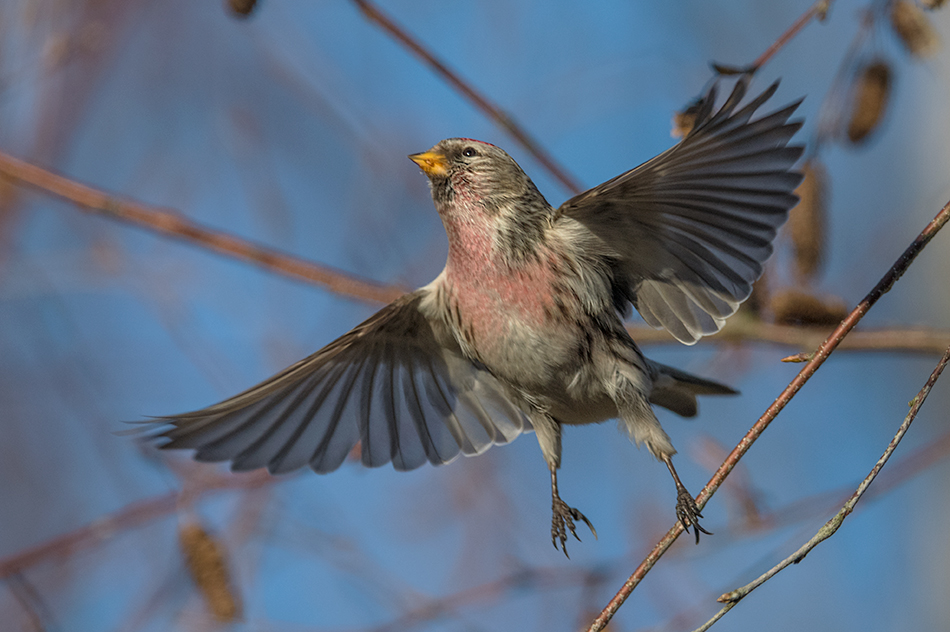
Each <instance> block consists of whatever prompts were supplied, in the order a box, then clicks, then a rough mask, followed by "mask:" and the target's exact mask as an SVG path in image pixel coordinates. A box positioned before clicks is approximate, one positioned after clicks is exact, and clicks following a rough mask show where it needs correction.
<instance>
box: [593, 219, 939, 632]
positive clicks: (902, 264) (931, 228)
mask: <svg viewBox="0 0 950 632" xmlns="http://www.w3.org/2000/svg"><path fill="white" fill-rule="evenodd" d="M948 220H950V202H947V204H946V205H944V207H943V208H942V209H940V212H939V213H937V215H936V216H935V217H934V218H933V220H931V222H930V223H929V224H927V226H926V227H925V228H924V230H923V231H921V233H920V235H918V236H917V238H916V239H914V241H913V242H912V243H911V244H910V246H908V247H907V249H906V250H905V251H904V252H903V254H901V256H900V257H899V258H898V259H897V261H896V262H895V263H894V265H893V266H891V269H890V270H888V271H887V274H885V275H884V276H883V277H882V278H881V280H880V281H879V282H878V283H877V285H876V286H874V289H872V290H871V291H870V292H869V293H868V295H867V296H865V297H864V299H863V300H862V301H861V302H860V303H858V305H857V307H855V308H854V309H853V310H852V311H851V313H850V314H848V316H847V317H845V319H844V320H843V321H841V324H840V325H838V327H837V328H835V330H834V331H833V332H832V333H831V335H829V336H828V338H826V339H825V341H824V342H823V343H822V344H821V346H820V347H819V348H818V351H816V352H815V354H814V356H813V357H812V358H811V360H809V362H808V363H807V364H806V365H805V366H804V367H802V370H801V371H800V372H799V373H798V375H797V376H795V379H794V380H792V382H791V383H790V384H789V385H788V386H787V387H785V390H783V391H782V393H781V394H780V395H779V396H778V397H777V398H776V399H775V401H774V402H773V403H772V405H771V406H769V408H768V409H767V410H766V411H765V413H764V414H763V415H762V416H761V417H760V418H759V420H758V421H757V422H755V424H754V425H753V426H752V428H750V429H749V431H748V432H747V433H746V434H745V436H744V437H743V438H742V440H741V441H739V444H738V445H737V446H736V447H735V448H734V449H733V450H732V452H731V453H730V454H729V456H728V457H726V460H725V461H724V462H723V463H722V465H720V466H719V469H718V470H716V472H715V473H714V474H713V476H712V478H711V479H710V480H709V482H708V483H706V486H705V487H704V488H703V489H702V491H701V492H700V493H699V496H697V498H696V503H697V504H698V505H699V508H700V509H702V508H703V507H704V506H705V505H706V503H707V502H709V499H710V498H712V496H713V494H715V493H716V490H717V489H719V486H720V485H722V482H723V481H724V480H725V479H726V477H727V476H729V473H730V472H731V471H732V469H733V468H734V467H735V466H736V463H738V462H739V459H741V458H742V457H743V456H744V455H745V453H746V452H748V451H749V448H751V447H752V444H753V443H755V442H756V440H758V438H759V437H760V436H761V435H762V433H763V432H764V431H765V429H766V428H767V427H768V426H769V424H770V423H772V420H773V419H775V417H776V416H777V415H778V414H779V412H781V410H782V409H783V408H785V406H786V405H787V404H788V402H789V401H791V399H792V398H793V397H794V396H795V394H796V393H798V391H800V390H801V388H802V387H803V386H804V385H805V382H807V381H808V380H809V379H811V376H812V375H814V374H815V371H817V370H818V367H820V366H821V365H822V364H823V363H824V361H825V360H827V359H828V356H829V355H831V353H832V352H833V351H834V350H835V349H836V348H837V347H838V345H839V344H841V341H842V340H844V338H845V336H847V335H848V333H849V332H850V331H851V330H852V329H854V327H855V325H857V324H858V322H859V321H860V320H861V319H862V318H863V317H864V315H865V314H867V312H868V310H870V309H871V307H873V306H874V304H875V303H877V301H878V300H879V299H880V298H881V297H882V296H883V295H884V294H885V293H886V292H887V291H889V290H890V289H891V288H892V287H893V286H894V283H896V282H897V280H898V279H899V278H900V277H901V276H903V274H904V272H906V271H907V269H908V268H909V267H910V265H911V263H913V262H914V259H916V258H917V255H918V254H920V252H921V250H923V249H924V247H925V246H926V245H927V244H928V243H930V240H931V239H933V238H934V236H935V235H936V234H937V233H938V232H939V231H940V229H941V228H943V226H944V224H946V223H947V221H948ZM682 532H683V526H682V525H681V524H679V523H677V524H676V525H675V526H674V527H673V528H672V529H670V530H669V531H668V532H667V533H666V535H665V536H663V538H661V539H660V541H659V542H657V544H656V545H655V546H654V547H653V550H652V551H650V553H649V554H648V555H647V557H646V558H645V559H644V560H643V561H642V562H641V563H640V565H639V566H638V567H637V568H636V570H635V571H634V572H633V574H631V575H630V577H629V578H628V579H627V581H626V582H624V585H623V586H622V587H621V588H620V590H619V591H618V592H617V594H616V595H614V597H613V599H611V600H610V603H608V604H607V606H606V607H605V608H604V609H603V611H601V613H600V615H598V616H597V618H596V619H594V621H593V622H592V623H591V625H590V627H589V628H588V632H599V631H600V630H603V629H604V627H605V626H606V625H607V623H608V622H609V621H610V619H611V618H612V617H613V616H614V614H616V613H617V610H619V609H620V606H622V605H623V603H624V602H625V601H626V600H627V598H628V597H629V596H630V595H631V594H632V593H633V590H634V589H635V588H636V587H637V586H638V585H639V584H640V582H641V581H643V578H644V577H645V576H646V574H647V573H649V572H650V570H651V569H652V568H653V567H654V566H655V565H656V563H657V562H658V561H659V559H660V558H661V557H662V556H663V554H664V553H666V551H667V550H668V549H669V548H670V546H672V545H673V542H675V541H676V539H677V538H678V537H679V535H680V533H682Z"/></svg>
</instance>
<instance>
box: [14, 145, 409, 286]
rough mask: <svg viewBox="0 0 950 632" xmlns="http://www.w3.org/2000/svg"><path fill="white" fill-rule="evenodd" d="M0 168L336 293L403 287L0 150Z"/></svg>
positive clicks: (97, 208) (94, 207)
mask: <svg viewBox="0 0 950 632" xmlns="http://www.w3.org/2000/svg"><path fill="white" fill-rule="evenodd" d="M0 174H3V175H4V176H7V177H8V178H11V179H13V180H14V181H17V182H20V183H23V184H26V185H29V186H31V187H33V188H35V189H38V190H40V191H43V192H46V193H52V194H54V195H57V196H59V197H61V198H64V199H66V200H68V201H70V202H73V203H75V204H77V205H78V206H79V207H80V208H83V209H85V210H88V211H92V212H94V213H96V214H98V215H104V216H106V217H109V218H110V219H115V220H119V221H122V222H125V223H128V224H133V225H135V226H137V227H139V228H146V229H148V230H150V231H152V232H155V233H159V234H161V235H165V236H167V237H172V238H174V239H178V240H181V241H186V242H190V243H193V244H197V245H199V246H202V247H204V248H207V249H208V250H211V251H213V252H217V253H219V254H223V255H226V256H229V257H232V258H234V259H238V260H240V261H247V262H249V263H253V264H255V265H257V266H258V267H261V268H264V269H266V270H270V271H273V272H277V273H279V274H282V275H284V276H287V277H291V278H294V279H298V280H302V281H308V282H310V283H314V284H317V285H321V286H323V287H325V288H326V289H328V290H330V291H331V292H335V293H337V294H343V295H345V296H350V297H353V298H359V299H362V300H364V301H375V302H379V303H388V302H390V301H392V300H394V299H395V298H397V297H398V296H400V295H401V294H403V292H404V290H402V289H400V288H397V287H394V286H391V285H381V284H378V283H373V282H372V281H366V280H364V279H361V278H359V277H356V276H354V275H351V274H347V273H346V272H343V271H341V270H336V269H333V268H331V267H329V266H325V265H320V264H316V263H313V262H311V261H307V260H305V259H301V258H299V257H294V256H292V255H288V254H285V253H282V252H279V251H277V250H274V249H272V248H268V247H267V246H264V245H261V244H256V243H254V242H251V241H248V240H245V239H241V238H240V237H237V236H235V235H229V234H227V233H223V232H220V231H217V230H213V229H211V228H207V227H205V226H202V225H200V224H197V223H195V222H192V221H190V220H188V219H187V218H185V217H183V216H182V215H181V214H180V213H179V212H178V211H175V210H172V209H160V208H155V207H151V206H146V205H144V204H139V203H137V202H132V201H130V200H121V199H119V198H117V197H114V196H112V195H110V194H108V193H104V192H103V191H100V190H97V189H94V188H92V187H89V186H86V185H84V184H80V183H78V182H76V181H74V180H70V179H68V178H65V177H63V176H60V175H58V174H55V173H53V172H51V171H48V170H46V169H42V168H40V167H37V166H35V165H31V164H29V163H27V162H24V161H22V160H19V159H17V158H14V157H13V156H10V155H8V154H4V153H3V152H0Z"/></svg>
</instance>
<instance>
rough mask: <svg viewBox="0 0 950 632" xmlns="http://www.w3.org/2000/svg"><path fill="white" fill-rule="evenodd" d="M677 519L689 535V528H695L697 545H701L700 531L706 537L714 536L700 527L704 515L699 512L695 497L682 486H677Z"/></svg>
mask: <svg viewBox="0 0 950 632" xmlns="http://www.w3.org/2000/svg"><path fill="white" fill-rule="evenodd" d="M676 517H677V518H678V519H679V521H680V524H681V525H683V530H684V531H686V532H687V533H689V528H690V527H693V531H694V533H696V544H699V532H700V531H702V532H703V533H705V534H706V535H712V533H710V532H709V531H706V530H705V529H703V528H702V527H701V526H699V519H700V518H702V517H703V514H701V513H700V512H699V506H698V505H697V504H696V501H695V500H693V495H692V494H690V493H689V491H687V489H686V488H685V487H683V486H682V485H677V486H676Z"/></svg>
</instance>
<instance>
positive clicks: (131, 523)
mask: <svg viewBox="0 0 950 632" xmlns="http://www.w3.org/2000/svg"><path fill="white" fill-rule="evenodd" d="M281 480H283V479H281V478H279V477H276V476H271V475H270V474H268V473H267V471H266V470H258V471H257V472H254V473H252V474H247V475H244V476H235V475H234V474H226V475H225V474H222V475H220V476H215V477H213V479H212V480H210V481H208V482H207V484H206V485H205V486H204V487H202V488H201V489H200V490H195V489H192V490H189V493H190V494H192V495H198V494H206V493H211V492H215V491H223V490H229V489H255V488H257V487H261V486H263V485H270V484H273V483H276V482H278V481H281ZM183 494H184V492H180V491H179V492H170V493H168V494H163V495H161V496H156V497H154V498H149V499H147V500H143V501H141V502H136V503H131V504H129V505H126V506H125V507H123V508H122V509H120V510H119V511H117V512H115V513H113V514H110V515H108V516H104V517H102V518H99V519H98V520H96V521H95V522H92V523H91V524H88V525H86V526H84V527H81V528H79V529H76V530H74V531H70V532H69V533H66V534H64V535H61V536H59V537H57V538H53V539H52V540H49V541H47V542H44V543H43V544H39V545H37V546H34V547H32V548H29V549H27V550H25V551H21V552H20V553H17V554H15V555H11V556H10V557H8V558H6V559H0V579H4V578H7V577H10V576H12V575H14V574H16V573H19V572H20V571H22V570H24V569H27V568H30V567H31V566H33V565H35V564H37V563H38V562H40V561H43V560H46V559H49V558H51V557H58V556H68V555H71V554H72V553H74V552H75V551H77V550H79V549H83V548H87V547H90V546H93V545H95V544H97V543H99V542H102V541H103V540H106V539H108V538H111V537H113V536H115V535H117V534H119V533H122V532H123V531H125V530H127V529H131V528H134V527H137V526H140V525H143V524H147V523H149V522H151V521H152V520H155V519H156V518H158V517H159V516H164V515H167V514H170V513H174V512H175V511H176V510H177V509H178V506H179V503H180V502H181V500H182V497H183Z"/></svg>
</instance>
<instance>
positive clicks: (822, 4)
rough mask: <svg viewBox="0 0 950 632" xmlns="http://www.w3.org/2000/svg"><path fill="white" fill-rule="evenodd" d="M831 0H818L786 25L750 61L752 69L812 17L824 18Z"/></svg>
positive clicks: (766, 60) (764, 60)
mask: <svg viewBox="0 0 950 632" xmlns="http://www.w3.org/2000/svg"><path fill="white" fill-rule="evenodd" d="M831 2H832V0H818V2H816V3H815V4H813V5H812V6H811V8H810V9H808V10H807V11H805V13H803V14H802V16H801V17H800V18H798V19H797V20H795V23H794V24H792V25H791V26H790V27H788V30H787V31H785V32H784V33H782V34H781V35H780V36H779V38H778V39H777V40H775V42H773V43H772V45H771V46H769V47H768V48H767V49H766V50H765V52H764V53H762V54H761V55H759V58H758V59H756V60H755V61H754V62H752V69H753V70H758V69H759V68H761V67H762V66H764V65H765V64H766V63H767V62H768V61H769V60H770V59H772V57H774V56H775V53H777V52H778V51H779V50H781V48H782V47H783V46H785V45H786V44H788V43H789V42H790V41H791V40H792V38H793V37H795V36H796V35H798V33H799V32H800V31H801V30H802V29H803V28H805V27H806V26H807V25H808V23H809V22H811V21H812V20H813V19H814V18H818V19H819V20H824V19H825V16H826V15H827V14H828V9H829V8H831Z"/></svg>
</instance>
